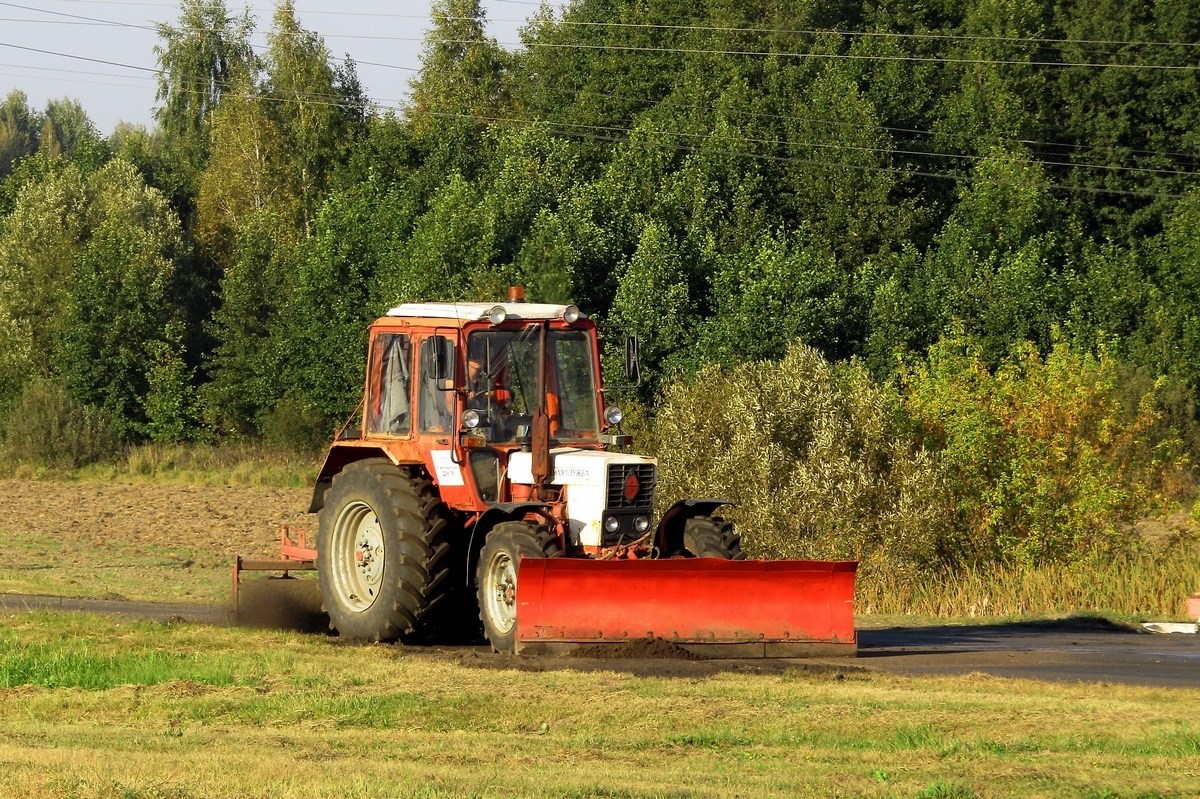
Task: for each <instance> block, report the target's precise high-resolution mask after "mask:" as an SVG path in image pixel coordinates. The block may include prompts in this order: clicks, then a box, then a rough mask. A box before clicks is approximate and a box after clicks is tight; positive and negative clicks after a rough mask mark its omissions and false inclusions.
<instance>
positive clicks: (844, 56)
mask: <svg viewBox="0 0 1200 799" xmlns="http://www.w3.org/2000/svg"><path fill="white" fill-rule="evenodd" d="M0 6H9V7H12V8H20V9H24V10H30V11H41V12H42V13H46V14H53V15H57V16H64V17H69V18H74V19H81V20H88V21H92V22H107V23H109V24H113V25H121V26H123V27H133V28H143V29H145V26H139V25H133V24H131V23H119V22H113V21H111V20H108V21H106V20H99V19H96V18H94V17H83V16H80V15H74V14H66V13H63V12H55V11H43V10H42V9H37V8H33V7H30V6H24V5H20V4H16V3H7V2H0ZM330 13H333V12H330ZM338 15H339V16H365V17H380V18H383V17H389V18H421V19H425V18H424V17H422V16H420V15H405V14H374V13H371V14H368V13H363V12H352V11H351V12H345V13H342V12H338ZM448 19H451V20H460V21H472V20H474V17H449V18H448ZM555 24H557V25H567V26H572V25H573V26H585V27H594V26H602V27H605V28H630V29H652V30H683V31H698V32H710V33H719V34H730V33H769V34H772V35H788V34H790V35H797V36H800V35H804V36H818V35H836V36H839V37H863V38H892V39H895V38H899V39H919V40H937V41H952V42H953V41H964V42H990V43H997V42H999V43H1023V44H1038V43H1053V44H1057V45H1063V44H1072V45H1083V44H1103V45H1119V46H1131V45H1139V46H1146V45H1149V46H1182V47H1197V46H1200V43H1186V42H1181V43H1173V42H1133V41H1118V40H1088V39H1053V38H1042V39H1038V38H1020V37H992V36H968V35H962V34H908V33H889V32H883V31H843V30H837V29H829V30H819V29H795V30H786V29H785V30H774V29H769V28H736V27H718V26H699V25H667V24H649V23H623V22H577V21H568V20H562V21H558V22H556V23H555ZM322 37H323V38H326V39H349V40H362V41H368V40H374V41H397V42H421V41H424V39H423V38H421V37H408V36H384V35H373V34H372V35H367V34H322ZM444 41H446V42H447V43H450V44H476V43H477V42H476V41H475V40H472V39H447V40H444ZM498 45H500V46H504V47H526V46H527V47H533V48H551V49H575V50H579V49H582V50H618V51H622V52H635V53H658V54H680V55H721V56H739V57H775V58H806V59H807V58H811V59H839V60H858V61H901V62H914V63H940V64H956V65H989V66H1041V67H1060V68H1066V67H1076V68H1086V69H1109V68H1111V69H1150V70H1168V71H1186V72H1193V71H1200V65H1196V64H1159V63H1125V62H1117V63H1112V62H1091V61H1045V60H1034V59H1028V60H1023V59H987V58H960V57H950V56H922V55H882V54H857V53H820V52H797V51H777V50H720V49H712V48H687V47H645V46H638V45H624V44H619V43H602V44H584V43H579V42H575V43H567V44H559V43H554V42H537V41H534V42H528V43H526V42H502V43H498Z"/></svg>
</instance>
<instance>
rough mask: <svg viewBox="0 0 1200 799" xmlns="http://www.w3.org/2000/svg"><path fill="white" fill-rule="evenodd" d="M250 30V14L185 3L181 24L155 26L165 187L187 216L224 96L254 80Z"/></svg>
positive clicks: (216, 3) (220, 0)
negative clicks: (236, 15)
mask: <svg viewBox="0 0 1200 799" xmlns="http://www.w3.org/2000/svg"><path fill="white" fill-rule="evenodd" d="M252 30H253V24H252V22H251V19H250V16H249V12H248V11H247V12H244V13H243V14H242V15H241V16H240V17H234V16H233V15H231V14H230V13H229V11H228V10H227V9H226V6H225V2H224V0H184V2H183V3H182V5H181V7H180V13H179V22H178V23H177V24H176V25H168V24H166V23H162V24H159V26H158V35H159V38H160V39H162V44H159V45H156V46H155V48H154V52H155V54H156V56H157V57H158V66H159V73H158V103H159V104H158V106H157V107H156V108H155V112H154V116H155V119H156V120H157V122H158V126H159V132H160V134H161V136H162V137H163V139H164V141H163V144H162V146H163V148H164V149H165V151H166V155H167V157H166V158H165V159H164V164H165V165H166V166H167V167H168V168H169V169H170V172H169V173H168V174H166V175H164V181H165V183H166V185H167V186H168V190H169V191H170V193H171V194H172V196H173V198H174V200H175V202H176V204H177V206H178V207H180V208H181V209H184V210H185V211H186V210H187V205H186V203H187V201H188V200H189V199H190V198H192V197H193V196H194V194H195V191H196V185H195V183H196V177H197V176H198V175H199V173H200V171H201V170H202V169H203V168H204V163H205V161H206V160H207V159H208V147H209V137H210V131H209V127H210V125H211V123H212V119H213V114H214V113H215V112H216V110H217V107H218V105H219V104H220V101H221V97H222V95H224V94H225V93H226V92H227V91H229V90H230V89H235V90H236V88H237V87H242V86H245V85H246V84H247V83H248V81H250V80H252V79H253V78H254V76H255V75H257V72H258V65H257V60H256V57H255V55H254V51H253V50H252V49H251V48H250V33H251V31H252Z"/></svg>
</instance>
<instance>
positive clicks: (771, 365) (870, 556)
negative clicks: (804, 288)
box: [650, 343, 948, 573]
mask: <svg viewBox="0 0 1200 799" xmlns="http://www.w3.org/2000/svg"><path fill="white" fill-rule="evenodd" d="M909 433H910V423H909V422H908V421H907V419H906V416H905V412H904V408H903V407H902V405H901V403H900V399H899V396H898V394H897V393H896V392H895V391H894V390H893V389H890V388H888V387H886V386H881V385H879V384H877V383H875V382H874V381H873V380H872V379H871V377H870V376H869V375H868V373H867V371H866V369H865V368H863V367H862V366H861V365H860V364H857V363H850V364H848V365H844V366H841V367H836V368H835V367H833V366H831V365H830V364H829V363H828V362H826V361H825V359H824V358H822V357H821V355H820V353H818V352H817V351H816V350H815V349H813V348H812V347H808V346H805V345H803V344H800V343H795V344H793V345H792V346H790V347H789V349H788V351H787V353H786V355H785V356H784V358H783V359H782V360H781V361H766V362H758V363H748V364H742V365H740V366H737V367H734V368H732V369H721V368H717V367H711V366H710V367H708V368H706V369H704V370H702V371H701V372H700V373H699V374H698V375H697V376H696V377H694V378H692V379H689V380H686V381H681V382H676V383H674V384H671V385H669V386H668V387H667V389H666V390H665V392H664V394H663V397H662V402H661V405H660V407H659V408H658V413H657V416H656V419H655V422H654V425H653V429H652V434H651V436H650V440H651V446H650V449H651V450H652V451H653V454H655V455H656V456H657V457H658V459H659V464H660V478H659V486H660V496H661V498H662V502H661V507H667V506H668V505H669V504H670V503H671V502H673V501H675V500H677V499H681V498H684V497H689V496H691V497H713V496H716V497H722V498H725V499H729V500H731V501H733V502H735V503H736V505H735V507H733V508H731V509H729V510H728V511H727V515H728V516H730V518H732V519H733V520H734V521H735V523H736V524H737V526H738V529H739V530H740V531H741V533H742V537H743V542H744V545H745V548H746V550H747V551H748V552H749V553H750V554H751V555H753V556H756V557H780V558H821V559H835V558H848V559H858V560H859V561H861V562H862V567H861V568H862V569H863V570H864V571H870V570H873V569H885V570H888V571H890V572H893V573H896V572H898V571H907V572H909V573H915V572H919V571H924V570H925V569H926V568H928V567H930V566H932V565H934V564H935V563H936V561H937V559H938V553H939V552H940V551H941V550H942V549H943V545H942V540H943V539H944V538H945V537H946V535H947V522H948V520H947V518H946V515H945V513H944V509H945V508H946V507H947V502H946V499H945V485H944V483H943V481H942V478H941V473H940V470H939V466H938V463H937V460H936V459H935V458H933V457H931V456H930V455H929V454H927V453H925V452H923V451H921V450H920V449H917V448H914V447H913V446H912V444H911V443H910V442H911V436H910V434H909Z"/></svg>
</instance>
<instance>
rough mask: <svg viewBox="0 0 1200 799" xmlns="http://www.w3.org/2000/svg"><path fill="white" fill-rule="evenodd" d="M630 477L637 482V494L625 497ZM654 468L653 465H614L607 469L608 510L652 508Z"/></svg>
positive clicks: (647, 510)
mask: <svg viewBox="0 0 1200 799" xmlns="http://www.w3.org/2000/svg"><path fill="white" fill-rule="evenodd" d="M630 476H632V477H634V478H635V479H636V480H637V493H636V494H635V495H634V496H633V499H628V498H627V497H626V491H625V488H626V485H627V484H628V483H629V482H630V480H629V478H630ZM654 481H655V468H654V464H653V463H616V464H613V465H611V466H609V467H608V509H609V510H610V511H613V510H644V511H646V512H647V513H649V512H650V511H651V510H652V509H653V508H654Z"/></svg>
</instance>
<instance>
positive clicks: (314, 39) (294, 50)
mask: <svg viewBox="0 0 1200 799" xmlns="http://www.w3.org/2000/svg"><path fill="white" fill-rule="evenodd" d="M265 69H266V83H265V86H264V87H263V91H262V97H261V102H262V103H263V105H264V106H265V108H266V109H268V112H269V113H270V115H271V117H272V119H273V120H274V121H275V123H276V126H277V128H278V130H279V131H280V132H281V133H282V135H283V137H284V139H285V141H286V143H287V150H286V155H287V160H286V161H285V162H283V163H281V164H280V166H281V167H286V168H289V169H290V171H292V172H293V173H294V174H293V176H292V178H291V180H290V182H291V184H292V185H293V186H295V187H296V189H297V191H298V192H299V200H300V211H301V214H302V218H301V220H300V224H301V225H302V227H303V229H304V230H305V231H307V230H308V228H309V224H310V222H311V219H312V216H313V215H314V214H315V212H316V209H317V208H318V207H319V205H320V203H321V201H322V200H323V198H324V194H325V191H326V188H327V186H328V180H329V177H330V174H331V173H332V171H333V169H334V168H335V166H336V165H337V164H338V163H339V162H341V161H342V160H343V159H344V158H345V156H346V153H347V152H348V150H349V143H350V139H351V137H352V136H354V135H357V134H359V133H360V132H361V126H362V115H363V112H364V107H365V98H364V97H363V96H362V89H361V86H360V85H359V83H358V78H357V75H356V74H355V69H354V62H352V61H349V60H347V61H346V62H345V63H344V67H343V68H342V69H341V70H335V69H334V68H333V67H331V66H330V59H329V51H328V50H327V49H326V47H325V44H324V42H323V40H322V39H321V37H320V36H318V35H317V34H315V33H313V32H312V31H308V30H305V29H304V28H301V27H300V25H299V23H298V22H297V21H296V9H295V3H294V2H292V0H282V2H279V3H277V4H276V6H275V16H274V23H273V26H272V28H271V31H270V32H269V33H268V34H267V53H266V58H265Z"/></svg>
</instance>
